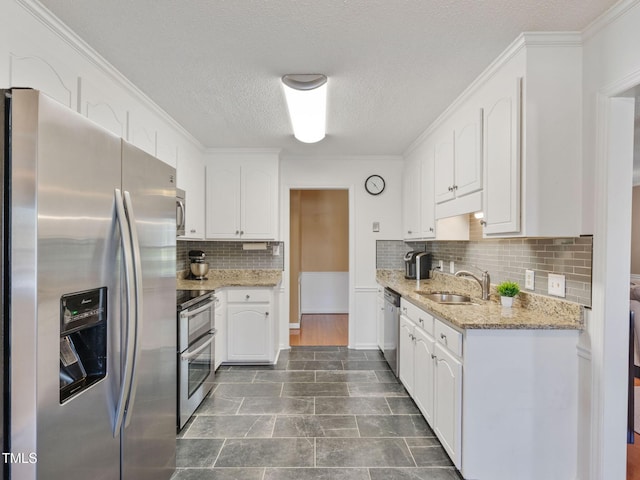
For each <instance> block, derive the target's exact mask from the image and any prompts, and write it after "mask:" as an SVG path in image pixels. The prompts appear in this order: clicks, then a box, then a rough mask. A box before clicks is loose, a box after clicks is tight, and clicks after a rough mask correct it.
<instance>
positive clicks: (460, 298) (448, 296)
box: [416, 291, 478, 305]
mask: <svg viewBox="0 0 640 480" xmlns="http://www.w3.org/2000/svg"><path fill="white" fill-rule="evenodd" d="M416 293H417V294H418V295H421V296H423V297H424V298H426V299H428V300H431V301H433V302H437V303H442V304H444V305H478V304H477V303H475V302H473V301H472V300H471V297H468V296H467V295H456V294H454V293H445V292H431V293H426V292H419V291H416Z"/></svg>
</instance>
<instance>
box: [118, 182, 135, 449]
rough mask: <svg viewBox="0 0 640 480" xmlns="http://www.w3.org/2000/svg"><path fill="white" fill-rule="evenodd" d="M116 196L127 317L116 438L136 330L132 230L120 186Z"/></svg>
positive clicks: (124, 403) (129, 381) (125, 394)
mask: <svg viewBox="0 0 640 480" xmlns="http://www.w3.org/2000/svg"><path fill="white" fill-rule="evenodd" d="M114 198H115V204H116V218H117V221H118V225H119V227H120V241H121V243H122V257H123V263H124V282H125V292H126V295H125V303H126V309H125V319H126V333H125V330H124V328H123V329H122V332H123V333H125V335H126V336H125V338H126V343H125V355H124V360H123V362H124V367H123V368H122V379H121V380H120V395H119V399H118V404H117V407H116V415H115V423H114V425H113V437H114V438H116V437H117V436H118V435H119V434H120V430H121V428H122V421H123V419H124V411H125V408H126V404H127V399H128V398H129V386H130V385H131V376H132V375H133V362H132V360H133V353H134V350H133V348H134V340H135V330H134V324H133V315H132V311H131V310H132V308H133V304H134V302H135V300H134V298H133V296H134V292H133V276H134V273H133V249H132V247H131V232H130V231H129V224H128V223H127V215H126V212H125V209H124V203H123V201H122V192H121V191H120V189H119V188H116V189H115V191H114Z"/></svg>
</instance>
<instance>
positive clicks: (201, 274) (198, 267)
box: [189, 250, 209, 280]
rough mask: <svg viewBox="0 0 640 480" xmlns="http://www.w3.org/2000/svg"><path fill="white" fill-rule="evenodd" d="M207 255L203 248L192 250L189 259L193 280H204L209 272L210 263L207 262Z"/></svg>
mask: <svg viewBox="0 0 640 480" xmlns="http://www.w3.org/2000/svg"><path fill="white" fill-rule="evenodd" d="M205 258H206V255H205V253H204V252H203V251H202V250H190V251H189V260H190V261H191V265H190V269H191V275H190V277H189V278H190V279H192V280H204V279H205V278H207V273H208V272H209V264H208V263H206V262H205Z"/></svg>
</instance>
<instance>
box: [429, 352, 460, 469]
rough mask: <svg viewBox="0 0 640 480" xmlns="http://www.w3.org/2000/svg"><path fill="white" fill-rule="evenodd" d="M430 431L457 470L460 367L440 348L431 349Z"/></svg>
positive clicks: (455, 360)
mask: <svg viewBox="0 0 640 480" xmlns="http://www.w3.org/2000/svg"><path fill="white" fill-rule="evenodd" d="M435 354H436V365H435V402H434V422H433V427H434V428H433V430H434V432H435V433H436V435H437V436H438V438H439V439H440V442H441V443H442V446H443V447H444V449H445V450H446V451H447V453H448V454H449V456H450V457H451V459H452V460H453V463H454V464H455V466H456V467H457V468H460V447H461V425H462V422H461V420H462V408H461V407H462V363H461V362H460V361H459V360H457V359H456V358H455V357H454V356H453V355H451V354H450V353H449V352H448V351H447V350H446V349H445V348H443V347H442V346H441V345H440V344H436V346H435Z"/></svg>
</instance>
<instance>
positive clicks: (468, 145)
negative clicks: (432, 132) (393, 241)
mask: <svg viewBox="0 0 640 480" xmlns="http://www.w3.org/2000/svg"><path fill="white" fill-rule="evenodd" d="M436 137H437V138H438V141H437V142H436V148H435V192H436V194H435V199H436V203H443V202H447V201H449V200H455V199H456V198H459V197H463V196H465V195H468V194H470V193H474V192H477V191H479V190H481V189H482V112H481V111H480V110H478V109H473V108H471V109H467V110H463V111H461V112H459V113H458V114H456V116H455V117H454V121H453V122H452V125H445V126H444V127H443V128H442V129H440V133H439V134H436ZM460 213H469V212H462V211H461V212H458V214H460Z"/></svg>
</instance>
